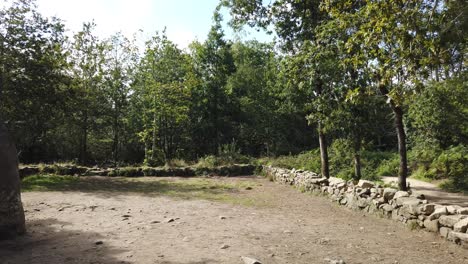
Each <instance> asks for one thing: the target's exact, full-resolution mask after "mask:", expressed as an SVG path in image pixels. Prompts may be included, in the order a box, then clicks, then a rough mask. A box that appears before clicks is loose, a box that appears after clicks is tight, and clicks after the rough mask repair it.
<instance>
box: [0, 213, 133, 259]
mask: <svg viewBox="0 0 468 264" xmlns="http://www.w3.org/2000/svg"><path fill="white" fill-rule="evenodd" d="M70 227H71V223H67V222H62V221H58V220H56V219H51V218H48V219H41V220H31V221H28V222H27V230H28V233H27V234H25V235H24V236H21V237H18V238H16V239H13V240H4V241H0V256H1V257H0V262H1V263H2V264H34V263H37V264H43V263H48V264H59V263H60V264H62V263H102V264H115V263H122V264H123V263H131V262H128V261H125V260H121V259H119V258H118V256H117V255H122V254H124V253H126V252H127V250H123V249H118V248H114V247H112V246H109V245H107V244H106V243H105V242H103V243H102V244H100V242H98V241H101V239H104V237H103V235H101V234H99V233H96V232H89V231H86V232H84V231H82V230H72V229H70Z"/></svg>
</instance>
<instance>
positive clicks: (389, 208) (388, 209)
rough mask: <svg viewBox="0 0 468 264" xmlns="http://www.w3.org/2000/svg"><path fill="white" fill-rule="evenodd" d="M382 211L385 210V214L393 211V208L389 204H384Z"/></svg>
mask: <svg viewBox="0 0 468 264" xmlns="http://www.w3.org/2000/svg"><path fill="white" fill-rule="evenodd" d="M381 208H382V210H384V211H385V212H391V211H393V206H391V205H389V204H384V205H382V207H381Z"/></svg>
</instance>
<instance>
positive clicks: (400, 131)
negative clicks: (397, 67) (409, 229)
mask: <svg viewBox="0 0 468 264" xmlns="http://www.w3.org/2000/svg"><path fill="white" fill-rule="evenodd" d="M379 90H380V92H381V93H382V94H383V95H386V96H388V89H387V87H386V85H385V82H383V81H382V80H381V81H380V82H379ZM389 104H390V108H391V109H392V111H393V114H394V115H395V129H396V132H397V137H398V152H399V155H400V167H399V169H398V186H399V188H400V190H402V191H406V190H407V189H408V187H407V185H406V178H407V176H408V158H407V156H406V133H405V127H404V125H403V109H402V108H401V106H399V105H397V104H395V102H394V101H393V100H392V99H391V98H390V100H389Z"/></svg>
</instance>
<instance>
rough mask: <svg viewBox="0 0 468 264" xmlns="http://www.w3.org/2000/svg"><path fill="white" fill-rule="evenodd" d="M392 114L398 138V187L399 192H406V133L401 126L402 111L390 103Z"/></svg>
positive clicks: (399, 107)
mask: <svg viewBox="0 0 468 264" xmlns="http://www.w3.org/2000/svg"><path fill="white" fill-rule="evenodd" d="M390 104H391V106H392V110H393V113H394V114H395V127H396V132H397V136H398V152H399V154H400V168H399V170H398V186H399V188H400V190H403V191H406V190H407V186H406V178H407V177H408V158H407V151H406V133H405V128H404V126H403V109H401V106H396V105H394V104H393V103H392V102H391V103H390Z"/></svg>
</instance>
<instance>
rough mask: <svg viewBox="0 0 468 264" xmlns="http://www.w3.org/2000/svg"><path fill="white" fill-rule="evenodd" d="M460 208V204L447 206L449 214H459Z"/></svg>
mask: <svg viewBox="0 0 468 264" xmlns="http://www.w3.org/2000/svg"><path fill="white" fill-rule="evenodd" d="M460 208H462V207H461V206H458V205H450V206H447V212H448V214H449V215H454V214H457V211H458V209H460Z"/></svg>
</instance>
